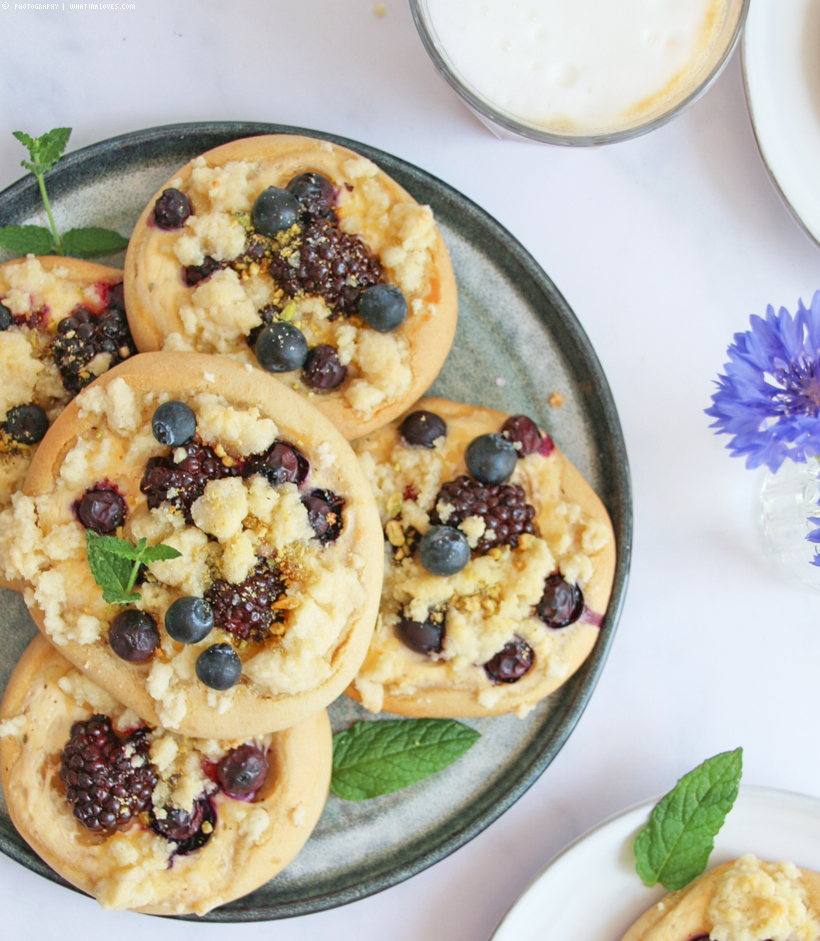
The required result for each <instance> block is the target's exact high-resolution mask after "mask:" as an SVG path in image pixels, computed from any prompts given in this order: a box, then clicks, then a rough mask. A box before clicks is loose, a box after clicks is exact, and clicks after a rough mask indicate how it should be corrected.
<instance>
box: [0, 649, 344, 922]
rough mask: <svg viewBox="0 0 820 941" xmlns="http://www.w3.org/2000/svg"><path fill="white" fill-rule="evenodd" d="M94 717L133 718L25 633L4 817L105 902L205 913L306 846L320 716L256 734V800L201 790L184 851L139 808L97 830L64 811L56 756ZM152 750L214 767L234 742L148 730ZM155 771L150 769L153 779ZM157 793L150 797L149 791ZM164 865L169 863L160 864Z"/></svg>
mask: <svg viewBox="0 0 820 941" xmlns="http://www.w3.org/2000/svg"><path fill="white" fill-rule="evenodd" d="M92 714H97V715H100V714H104V715H107V716H109V717H110V718H111V719H112V723H113V725H114V728H115V729H116V728H119V729H121V730H122V732H123V733H124V732H126V731H128V730H133V728H134V727H135V726H134V724H133V722H134V720H135V719H136V717H135V716H133V713H131V714H130V715H129V713H128V712H127V711H126V710H125V708H124V707H123V706H121V705H120V704H118V703H116V702H114V700H113V699H111V698H110V697H109V696H108V695H107V694H105V693H104V692H103V691H102V690H101V689H100V688H99V687H96V686H95V684H93V683H91V682H90V681H88V680H87V679H86V678H85V677H83V676H82V675H81V674H79V673H78V671H77V670H75V669H74V668H73V667H72V665H71V664H70V663H69V662H68V661H67V660H66V659H65V658H64V657H62V656H61V655H60V654H59V653H58V652H57V651H56V650H55V649H54V648H53V647H52V646H51V645H50V644H49V643H48V642H47V641H45V640H44V639H43V638H41V637H37V638H35V640H34V641H33V642H32V643H31V645H30V646H29V647H28V648H27V650H26V651H25V653H24V654H23V657H22V658H21V660H20V662H19V664H18V665H17V667H16V669H15V671H14V673H13V674H12V676H11V678H10V680H9V684H8V687H7V689H6V694H5V697H4V699H3V705H2V709H0V717H2V719H3V720H4V721H2V722H0V773H1V774H2V784H3V792H4V794H5V796H6V801H7V804H8V810H9V815H10V817H11V819H12V822H13V823H14V825H15V827H16V828H17V830H18V831H19V832H20V834H21V836H22V837H23V838H24V839H25V840H26V842H27V843H28V844H29V845H30V846H31V848H32V849H33V850H34V851H35V852H36V853H37V855H38V856H40V857H41V858H42V859H43V860H45V862H46V863H48V865H49V866H51V867H52V868H53V869H54V870H56V872H58V873H59V874H60V875H61V876H62V877H63V878H64V879H66V880H67V881H68V882H70V883H71V884H72V885H74V886H76V887H77V888H79V889H82V890H83V891H84V892H87V893H89V894H90V895H94V896H95V897H97V898H98V900H99V901H100V903H101V904H102V905H103V906H104V907H106V908H128V909H133V910H135V911H140V912H147V913H150V914H157V915H178V914H187V913H191V912H195V913H197V914H200V915H202V914H204V913H205V912H207V911H210V910H211V909H212V908H215V907H216V906H218V905H224V904H225V903H226V902H229V901H231V900H232V899H235V898H239V897H240V896H243V895H247V893H248V892H252V891H253V890H254V889H256V888H258V887H259V886H260V885H262V884H263V883H265V882H267V881H268V879H271V878H272V877H273V876H275V875H276V873H278V872H280V871H281V870H282V869H284V868H285V866H287V865H288V863H290V861H291V860H292V859H293V858H294V857H295V856H296V854H297V853H298V852H299V850H300V849H301V848H302V846H303V845H304V844H305V842H306V841H307V839H308V837H309V836H310V833H311V831H312V830H313V828H314V827H315V825H316V823H317V821H318V820H319V817H320V816H321V813H322V808H323V807H324V803H325V800H326V798H327V793H328V787H329V783H330V771H331V760H332V738H331V732H330V723H329V721H328V718H327V713H326V712H324V711H322V712H320V713H318V714H317V715H314V716H312V717H311V718H309V719H306V720H303V721H302V722H301V723H299V724H298V725H296V726H294V727H293V728H291V729H288V730H286V731H284V732H277V733H275V734H273V735H270V736H266V737H265V738H264V739H259V740H257V742H258V744H257V747H262V748H264V749H265V750H266V752H267V758H268V764H269V771H268V776H267V779H266V781H265V783H264V784H263V786H262V788H261V790H260V791H259V792H258V794H257V795H255V798H254V800H252V801H248V800H237V799H234V798H231V797H228V796H227V795H226V794H225V793H223V791H222V790H216V786H215V785H209V789H210V799H211V802H212V805H213V807H214V808H215V810H216V823H215V825H214V829H213V835H212V836H211V838H210V839H209V840H208V842H207V843H206V844H205V845H204V846H201V847H200V848H199V849H196V850H194V851H193V852H191V853H189V854H188V855H173V857H172V855H171V854H172V853H173V849H174V846H175V844H173V843H169V841H167V840H166V839H164V838H163V837H161V836H160V835H158V834H157V833H155V832H153V831H152V830H151V829H150V828H149V827H148V826H147V825H146V820H147V818H146V815H145V813H143V814H142V815H141V818H142V819H140V821H139V822H134V823H132V824H130V826H129V827H128V829H125V830H122V831H114V832H113V833H108V834H106V835H103V834H96V833H93V832H92V831H90V830H88V829H87V828H86V827H85V826H84V825H82V824H81V823H80V822H79V821H78V820H77V819H76V818H75V816H74V815H73V813H72V808H71V806H70V805H69V803H68V802H67V801H66V799H65V796H64V786H63V784H62V782H61V780H60V755H61V752H62V750H63V749H64V748H65V746H66V744H67V743H68V741H69V738H70V736H71V728H72V725H73V724H74V723H75V722H83V721H86V720H87V719H89V718H90V717H91V715H92ZM149 738H151V739H152V740H153V744H152V749H157V751H158V750H159V748H158V746H157V742H158V741H159V740H161V741H162V744H163V747H164V750H165V751H166V752H167V750H168V749H169V748H170V750H171V751H174V746H176V748H177V749H178V751H177V755H180V754H185V753H186V752H189V753H191V754H193V756H194V761H195V762H196V758H197V757H199V759H200V761H202V762H203V763H206V762H211V763H213V762H215V761H218V760H219V756H220V755H224V754H225V753H227V752H228V751H229V750H230V749H231V748H235V747H237V746H238V745H240V744H242V743H241V742H231V743H219V742H214V741H201V740H197V741H192V740H187V739H183V738H182V737H180V736H173V735H165V734H164V733H163V731H162V730H161V729H159V730H156V729H155V730H153V731H152V732H151V733H150V735H149ZM162 780H163V778H162V776H160V782H162ZM155 793H157V792H156V791H155ZM170 863H172V865H170Z"/></svg>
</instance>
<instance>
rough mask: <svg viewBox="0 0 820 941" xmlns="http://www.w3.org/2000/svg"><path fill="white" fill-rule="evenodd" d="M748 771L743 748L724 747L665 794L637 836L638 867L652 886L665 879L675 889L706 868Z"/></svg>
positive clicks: (667, 884)
mask: <svg viewBox="0 0 820 941" xmlns="http://www.w3.org/2000/svg"><path fill="white" fill-rule="evenodd" d="M742 771H743V749H742V748H736V749H735V750H734V751H727V752H721V753H720V754H719V755H715V756H714V757H712V758H707V759H706V761H704V762H703V764H701V765H698V767H697V768H695V769H694V770H693V771H690V772H689V773H688V774H685V775H684V776H683V777H682V778H681V779H680V780H679V781H678V783H677V784H676V785H675V787H674V788H673V789H672V790H671V791H670V792H669V793H668V794H667V795H666V796H665V797H663V798H661V800H660V801H659V802H658V804H657V806H656V807H655V809H654V810H653V811H652V813H651V814H650V816H649V822H648V823H647V825H646V826H645V827H644V828H643V829H642V830H641V831H640V833H639V834H638V836H637V837H636V839H635V868H636V869H637V871H638V875H639V876H640V877H641V879H642V880H643V881H644V883H645V884H646V885H648V886H653V885H657V884H658V883H660V884H661V885H664V886H666V888H667V889H668V890H669V891H670V892H675V891H676V890H677V889H682V888H683V887H684V886H685V885H688V884H689V883H690V882H691V881H692V880H693V879H694V878H695V877H696V876H699V875H700V874H701V873H702V872H703V871H704V870H705V869H706V866H707V864H708V862H709V855H710V853H711V852H712V850H713V849H714V846H715V836H716V835H717V833H718V831H719V830H720V828H721V827H722V826H723V821H724V820H725V819H726V814H728V813H729V811H730V810H731V809H732V805H733V804H734V802H735V798H736V797H737V792H738V788H739V786H740V776H741V773H742Z"/></svg>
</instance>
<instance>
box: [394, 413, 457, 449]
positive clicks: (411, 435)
mask: <svg viewBox="0 0 820 941" xmlns="http://www.w3.org/2000/svg"><path fill="white" fill-rule="evenodd" d="M399 434H400V435H401V436H402V438H404V440H405V441H406V442H407V443H408V444H418V445H421V447H423V448H432V447H433V445H434V443H435V441H436V438H441V437H442V436H443V435H446V434H447V425H446V423H445V421H444V419H443V418H441V417H440V416H439V415H436V413H435V412H425V411H423V410H420V411H418V412H411V413H410V414H409V415H408V416H407V418H405V419H404V421H403V422H402V423H401V425H400V426H399Z"/></svg>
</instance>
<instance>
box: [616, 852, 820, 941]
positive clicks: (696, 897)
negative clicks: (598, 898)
mask: <svg viewBox="0 0 820 941" xmlns="http://www.w3.org/2000/svg"><path fill="white" fill-rule="evenodd" d="M818 913H820V873H816V872H813V871H812V870H810V869H798V867H797V866H795V865H794V864H793V863H785V862H780V863H772V862H766V861H765V860H759V859H757V858H756V857H754V856H752V855H747V856H742V857H740V858H739V859H735V860H731V861H730V862H728V863H723V865H721V866H717V867H715V868H714V869H711V870H710V871H709V872H706V873H704V874H703V875H702V876H698V878H697V879H694V880H693V881H692V882H690V883H689V885H687V886H686V887H685V888H683V889H679V890H678V891H677V892H672V893H671V894H669V895H667V896H666V897H665V898H663V899H662V900H661V901H660V902H658V903H657V904H656V905H653V906H652V908H650V909H649V910H648V911H646V912H644V914H643V915H641V917H640V918H639V919H638V920H637V921H636V922H635V923H634V924H633V925H632V926H631V927H630V928H629V930H628V931H627V932H626V934H625V935H624V936H623V939H622V941H692V939H696V938H709V937H711V938H712V939H713V941H759V939H762V938H771V939H774V941H786V939H789V941H813V939H816V938H817V937H818V935H820V923H818Z"/></svg>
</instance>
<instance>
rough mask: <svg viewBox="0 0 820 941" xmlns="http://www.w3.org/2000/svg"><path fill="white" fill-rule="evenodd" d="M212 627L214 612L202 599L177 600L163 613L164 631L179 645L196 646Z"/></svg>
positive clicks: (190, 597) (189, 597)
mask: <svg viewBox="0 0 820 941" xmlns="http://www.w3.org/2000/svg"><path fill="white" fill-rule="evenodd" d="M213 626H214V612H213V610H212V608H211V606H210V605H209V604H208V602H207V601H206V600H205V599H204V598H195V597H192V596H187V597H185V598H177V600H176V601H175V602H174V603H173V604H172V605H171V606H170V607H169V608H168V610H167V611H166V612H165V630H166V631H168V634H169V635H170V636H171V637H172V638H173V639H174V640H176V641H179V643H180V644H198V643H199V642H200V641H201V640H204V639H205V638H206V637H207V636H208V634H210V632H211V628H212V627H213Z"/></svg>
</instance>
